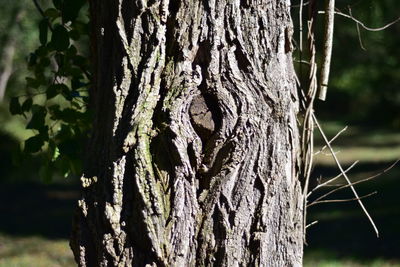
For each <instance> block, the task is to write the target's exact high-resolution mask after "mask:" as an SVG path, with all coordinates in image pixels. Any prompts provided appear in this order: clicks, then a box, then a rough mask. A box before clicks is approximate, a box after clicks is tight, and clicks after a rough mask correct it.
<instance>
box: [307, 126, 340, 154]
mask: <svg viewBox="0 0 400 267" xmlns="http://www.w3.org/2000/svg"><path fill="white" fill-rule="evenodd" d="M346 130H347V126H345V127H344V128H343V129H342V130H340V131H339V132H338V133H337V134H336V135H335V136H334V137H333V138H332V139H331V140H329V144H332V142H333V141H335V139H336V138H338V137H339V135H341V134H342V133H343V132H344V131H346ZM325 148H327V146H326V145H325V146H323V147H322V148H321V149H320V150H318V151H317V152H315V153H314V156H315V155H318V154H319V153H321V152H322V151H324V149H325Z"/></svg>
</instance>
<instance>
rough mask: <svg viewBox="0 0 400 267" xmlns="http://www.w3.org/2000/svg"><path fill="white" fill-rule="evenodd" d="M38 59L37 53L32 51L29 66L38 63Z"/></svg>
mask: <svg viewBox="0 0 400 267" xmlns="http://www.w3.org/2000/svg"><path fill="white" fill-rule="evenodd" d="M36 60H37V55H36V54H34V53H31V54H30V55H29V57H28V66H29V67H33V66H35V65H36Z"/></svg>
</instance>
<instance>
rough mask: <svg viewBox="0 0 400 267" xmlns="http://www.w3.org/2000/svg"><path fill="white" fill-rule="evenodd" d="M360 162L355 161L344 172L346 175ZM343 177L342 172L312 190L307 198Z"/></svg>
mask: <svg viewBox="0 0 400 267" xmlns="http://www.w3.org/2000/svg"><path fill="white" fill-rule="evenodd" d="M358 162H359V161H358V160H357V161H355V162H354V163H353V164H351V166H350V167H348V168H347V169H346V170H345V171H344V172H345V173H348V172H349V171H350V170H351V169H352V168H353V167H354V166H356V164H357V163H358ZM342 175H343V173H342V172H340V173H339V174H338V175H336V176H335V177H333V178H331V179H329V180H328V181H326V182H324V183H322V184H319V185H317V186H316V187H314V189H313V190H311V191H310V192H309V193H308V195H307V197H309V196H310V195H311V194H312V193H313V192H315V191H316V190H318V189H319V188H321V187H323V186H327V185H328V184H330V183H332V182H333V181H335V180H337V179H339V178H340V177H342Z"/></svg>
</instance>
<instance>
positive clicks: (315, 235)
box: [0, 123, 400, 267]
mask: <svg viewBox="0 0 400 267" xmlns="http://www.w3.org/2000/svg"><path fill="white" fill-rule="evenodd" d="M340 127H341V125H337V124H333V123H330V124H328V127H327V133H328V134H329V135H330V136H333V135H334V134H335V132H336V131H338V130H340ZM2 140H6V139H4V138H3V139H2ZM11 143H12V142H11V140H8V141H7V142H3V144H1V142H0V149H1V150H4V149H5V148H4V147H2V145H6V146H8V145H10V144H11ZM317 144H319V145H321V138H320V137H318V136H317ZM335 151H340V152H339V153H338V157H339V158H340V159H341V160H342V162H343V164H344V165H345V166H349V165H350V164H351V163H352V162H353V161H354V160H357V159H358V160H360V163H359V164H358V165H357V166H356V167H355V168H354V169H353V170H352V171H351V172H350V174H349V176H350V178H351V179H353V180H354V181H355V180H360V179H362V178H363V177H367V176H370V175H372V174H374V173H377V172H379V171H380V170H382V169H385V168H386V167H387V166H389V165H390V164H391V163H392V162H393V161H394V160H396V159H398V158H400V133H395V132H387V131H386V132H382V131H372V130H368V129H365V128H364V129H362V128H350V129H349V130H348V131H346V132H345V133H344V134H343V135H342V136H341V138H340V139H338V141H335ZM0 158H1V160H0V170H1V173H2V176H1V177H0V179H2V180H0V214H1V217H2V220H0V267H3V266H4V267H13V266H18V267H31V266H35V267H36V266H37V267H54V266H75V265H74V262H73V259H72V253H71V252H70V249H69V247H68V241H67V240H68V236H69V232H70V224H71V218H72V214H73V211H72V208H73V207H74V205H75V201H76V199H77V190H76V188H77V187H76V185H73V184H69V183H61V184H55V185H48V186H44V185H40V184H38V183H35V182H26V181H25V180H24V179H23V176H24V175H27V174H26V172H24V170H23V168H19V169H17V170H10V168H9V164H11V160H10V159H9V158H7V156H5V155H4V154H2V155H0ZM316 161H317V163H318V167H316V168H315V169H314V170H313V177H322V178H323V179H324V178H327V177H331V176H335V175H336V174H337V173H338V171H337V169H336V168H335V166H334V165H333V162H332V160H330V159H329V157H328V156H327V155H325V154H324V153H321V154H320V155H319V156H318V157H316ZM33 165H34V164H33ZM29 168H33V167H32V166H30V167H29ZM399 175H400V166H396V167H394V168H393V169H392V170H391V171H389V172H388V173H385V174H383V175H381V176H379V177H378V178H376V179H374V180H372V181H369V182H366V183H364V184H361V185H358V186H357V190H358V191H359V193H360V195H364V194H368V193H370V192H372V191H378V194H377V195H374V196H372V197H370V198H367V199H365V200H364V203H365V205H366V206H367V208H368V210H369V211H370V213H371V215H372V216H373V218H374V220H375V221H376V223H377V226H378V227H379V229H380V238H379V239H377V238H376V237H375V236H374V233H373V230H372V227H371V226H370V224H369V222H368V220H367V218H366V217H365V215H364V214H363V213H362V212H361V210H360V208H359V207H358V206H357V203H356V202H346V203H335V204H333V203H328V204H321V205H315V206H312V207H310V208H309V210H308V215H309V217H308V221H309V222H312V221H315V220H318V223H317V224H315V225H313V226H311V227H310V228H309V231H308V233H307V242H308V246H307V247H306V248H305V266H309V267H314V266H316V267H328V266H329V267H352V266H353V267H356V266H357V267H359V266H376V267H385V266H399V267H400V227H399V225H400V209H399V207H400V198H399V197H398V195H399V194H398V188H399V187H400V181H399ZM6 176H7V177H11V176H12V177H16V176H18V177H20V178H19V179H18V180H19V182H15V181H12V180H10V179H5V178H4V177H6ZM35 179H37V177H35ZM338 183H343V181H338ZM326 190H328V189H324V190H321V191H317V192H316V193H315V195H313V196H312V197H311V199H310V201H312V200H313V199H315V198H316V197H317V196H319V195H321V194H323V193H324V192H326ZM351 197H352V195H351V192H350V191H349V190H343V191H341V192H338V193H337V194H335V195H333V196H332V198H333V199H340V198H351Z"/></svg>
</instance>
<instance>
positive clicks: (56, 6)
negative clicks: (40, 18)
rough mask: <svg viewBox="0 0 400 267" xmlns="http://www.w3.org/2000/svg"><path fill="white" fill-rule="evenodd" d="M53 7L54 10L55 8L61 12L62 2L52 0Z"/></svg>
mask: <svg viewBox="0 0 400 267" xmlns="http://www.w3.org/2000/svg"><path fill="white" fill-rule="evenodd" d="M53 5H54V6H55V8H57V9H58V10H61V8H62V6H63V0H53Z"/></svg>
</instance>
